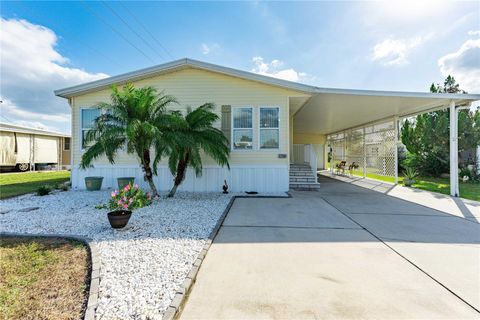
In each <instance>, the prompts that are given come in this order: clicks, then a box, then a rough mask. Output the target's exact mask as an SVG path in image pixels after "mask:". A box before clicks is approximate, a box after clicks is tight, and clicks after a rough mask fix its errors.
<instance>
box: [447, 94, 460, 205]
mask: <svg viewBox="0 0 480 320" xmlns="http://www.w3.org/2000/svg"><path fill="white" fill-rule="evenodd" d="M449 108H450V195H451V196H453V197H458V196H459V188H458V129H457V126H458V120H457V109H456V107H455V102H454V101H453V100H452V101H451V102H450V106H449Z"/></svg>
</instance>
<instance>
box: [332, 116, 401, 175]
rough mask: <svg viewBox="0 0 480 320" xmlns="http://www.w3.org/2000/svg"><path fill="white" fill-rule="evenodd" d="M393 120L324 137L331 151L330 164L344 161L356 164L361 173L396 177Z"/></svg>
mask: <svg viewBox="0 0 480 320" xmlns="http://www.w3.org/2000/svg"><path fill="white" fill-rule="evenodd" d="M395 134H396V133H395V126H394V122H393V121H387V122H383V123H378V124H374V125H369V126H364V127H360V128H355V129H352V130H346V131H343V132H340V133H336V134H332V135H329V136H328V137H327V141H328V144H329V146H330V148H331V150H332V165H333V166H335V164H337V163H339V162H340V161H347V166H348V165H350V164H352V163H353V162H355V163H356V164H358V165H359V168H358V169H357V170H356V172H355V174H358V172H362V174H363V172H364V173H366V174H367V176H368V174H375V175H382V176H390V177H395V170H396V159H395V157H396V153H395V148H396V137H395Z"/></svg>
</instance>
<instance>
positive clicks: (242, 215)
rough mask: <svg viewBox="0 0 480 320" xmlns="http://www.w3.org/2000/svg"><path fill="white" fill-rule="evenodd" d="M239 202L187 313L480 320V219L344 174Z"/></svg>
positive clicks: (197, 316) (188, 316)
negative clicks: (286, 194) (284, 194)
mask: <svg viewBox="0 0 480 320" xmlns="http://www.w3.org/2000/svg"><path fill="white" fill-rule="evenodd" d="M321 180H322V181H321V182H322V187H321V190H320V191H319V192H293V193H292V198H286V199H278V198H277V199H267V198H264V199H261V198H256V199H237V200H235V203H234V204H233V206H232V208H231V210H230V212H229V214H228V215H227V218H226V219H225V222H224V224H223V226H222V228H221V229H220V231H219V234H218V235H217V237H216V238H215V240H214V243H213V245H212V246H211V248H210V250H209V251H208V254H207V256H206V258H205V260H204V262H203V264H202V266H201V268H200V271H199V274H198V276H197V281H196V283H195V285H194V286H193V289H192V291H191V293H190V296H189V298H188V300H187V303H186V305H185V307H184V310H183V312H182V314H181V316H180V318H181V319H353V318H355V319H359V318H362V319H365V318H367V319H480V312H479V310H480V224H478V223H476V222H474V221H471V220H467V219H462V218H459V217H455V216H452V215H448V214H445V213H442V212H439V211H436V210H434V209H430V208H427V207H424V206H420V205H417V204H414V203H410V202H407V201H404V200H400V199H397V198H393V197H390V196H386V195H383V194H380V193H378V192H374V191H370V190H367V189H364V188H361V187H357V186H353V185H350V184H347V183H343V182H339V181H336V180H332V179H328V178H324V177H322V178H321Z"/></svg>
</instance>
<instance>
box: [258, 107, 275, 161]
mask: <svg viewBox="0 0 480 320" xmlns="http://www.w3.org/2000/svg"><path fill="white" fill-rule="evenodd" d="M262 109H277V110H278V127H276V128H262V127H261V123H260V121H261V113H262ZM280 121H281V116H280V107H279V106H259V107H258V139H257V141H258V150H259V151H266V152H268V151H272V150H273V151H279V150H280V140H281V139H280ZM262 130H277V132H278V147H277V148H262V144H261V136H262Z"/></svg>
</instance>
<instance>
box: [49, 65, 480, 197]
mask: <svg viewBox="0 0 480 320" xmlns="http://www.w3.org/2000/svg"><path fill="white" fill-rule="evenodd" d="M125 83H133V84H134V85H135V86H136V87H144V86H153V87H155V88H157V89H158V90H159V91H164V92H165V93H166V94H170V95H173V96H175V97H176V98H177V99H178V101H179V105H178V106H175V109H180V110H184V109H185V108H186V107H187V106H192V107H196V106H200V105H201V104H204V103H206V102H213V103H215V104H216V112H217V113H218V115H219V116H220V119H221V121H219V122H218V124H217V125H218V128H221V129H222V130H223V132H224V134H225V135H226V137H227V138H228V139H229V142H230V147H231V155H230V166H231V169H230V170H228V169H227V168H221V167H219V166H218V165H216V164H215V163H214V162H213V161H212V160H211V159H208V158H206V159H205V162H204V171H203V176H202V177H199V178H196V177H195V176H194V174H193V172H192V171H189V172H188V174H187V178H186V180H185V182H184V183H183V184H182V186H181V189H183V190H189V191H219V190H221V186H222V185H223V181H224V180H227V182H228V184H229V186H230V190H232V191H238V192H242V191H257V192H283V191H288V190H289V188H290V187H305V188H310V187H311V188H315V187H318V184H317V182H316V178H315V176H316V170H317V168H323V167H324V166H325V165H326V162H327V161H328V160H329V159H330V160H331V161H337V160H339V159H340V158H339V155H340V153H338V154H335V152H332V150H334V149H335V150H337V149H339V148H340V147H339V146H342V147H341V148H343V149H342V150H343V151H342V152H341V157H343V158H345V159H347V160H348V159H350V158H351V159H356V160H355V161H357V163H358V162H361V163H360V164H361V165H362V166H366V164H367V162H368V163H374V164H377V166H381V168H380V167H379V168H369V169H368V170H373V171H375V170H378V171H379V172H382V173H381V174H389V175H395V173H394V172H396V166H397V165H398V164H397V160H396V151H395V150H396V148H394V146H395V145H396V139H397V137H398V125H397V122H398V121H397V120H398V117H402V116H409V115H413V114H416V113H419V112H425V111H429V110H434V109H435V108H436V109H439V108H448V107H452V106H453V108H454V109H455V108H456V106H464V105H468V104H469V103H470V102H471V101H473V100H478V99H480V96H479V95H454V94H430V93H406V92H386V91H366V90H347V89H327V88H318V87H314V86H309V85H304V84H300V83H295V82H290V81H284V80H280V79H276V78H271V77H267V76H263V75H259V74H254V73H250V72H245V71H240V70H235V69H231V68H226V67H222V66H218V65H214V64H209V63H205V62H201V61H196V60H192V59H181V60H177V61H173V62H169V63H166V64H162V65H158V66H154V67H151V68H146V69H142V70H138V71H134V72H130V73H126V74H122V75H119V76H114V77H110V78H106V79H102V80H98V81H94V82H90V83H86V84H82V85H78V86H74V87H70V88H66V89H61V90H57V91H55V94H56V95H57V96H60V97H64V98H67V99H68V101H69V104H70V106H71V108H72V143H71V145H72V165H73V166H72V186H73V187H74V188H85V185H84V177H86V176H103V177H104V178H105V179H104V184H103V186H104V187H115V185H116V178H117V177H121V176H135V177H136V180H137V182H139V183H143V175H142V172H141V169H140V167H139V164H138V160H137V159H136V158H135V157H134V156H133V155H127V154H126V153H121V154H119V155H118V157H117V159H116V161H115V164H113V165H111V164H110V163H109V162H108V161H107V160H106V159H105V158H102V159H99V160H97V161H96V162H95V163H94V167H93V168H88V169H86V170H82V169H80V168H79V163H80V160H81V157H82V154H83V152H84V148H83V143H82V140H83V136H84V135H85V133H86V132H87V131H88V130H89V128H91V126H92V121H93V120H94V119H95V117H96V116H98V115H99V110H98V109H96V108H95V106H96V105H97V104H98V103H99V102H102V101H103V102H106V101H109V99H110V94H111V86H112V85H114V84H116V85H122V84H125ZM352 137H354V138H352ZM367 137H368V139H367ZM353 140H355V141H353ZM365 140H367V141H375V143H380V144H382V145H383V147H382V148H381V150H382V152H381V153H380V154H378V155H375V157H377V158H378V159H379V160H378V159H377V160H378V161H365V158H367V155H366V154H365V151H362V150H364V149H365V148H358V147H356V148H349V145H350V144H352V145H356V146H358V145H359V143H360V145H361V143H363V142H362V141H365ZM340 141H342V142H341V143H342V144H341V145H340ZM352 141H353V142H352ZM351 150H355V154H352V151H351ZM349 152H350V153H349ZM362 152H363V155H362ZM327 154H328V155H329V156H328V157H327ZM349 157H350V158H349ZM369 157H372V156H371V155H369ZM367 160H371V159H367ZM291 164H297V165H298V166H293V167H291ZM364 171H366V168H365V170H364ZM302 175H304V176H305V177H302ZM155 182H156V185H157V187H158V188H159V189H160V190H168V189H170V187H171V186H172V184H173V179H172V176H171V175H170V172H169V170H168V168H167V165H166V163H165V162H163V163H161V164H160V166H159V168H158V176H157V177H155Z"/></svg>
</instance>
